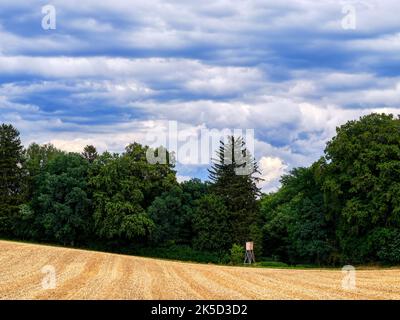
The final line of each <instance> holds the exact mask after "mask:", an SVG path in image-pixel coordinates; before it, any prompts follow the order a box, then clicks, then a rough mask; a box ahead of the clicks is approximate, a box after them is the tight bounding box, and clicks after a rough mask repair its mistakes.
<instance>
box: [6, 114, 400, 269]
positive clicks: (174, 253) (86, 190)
mask: <svg viewBox="0 0 400 320" xmlns="http://www.w3.org/2000/svg"><path fill="white" fill-rule="evenodd" d="M148 149H149V147H148V146H143V145H141V144H139V143H136V142H132V144H130V145H128V146H127V147H126V148H125V151H124V152H123V153H120V154H118V153H110V152H107V151H105V152H103V153H99V152H98V151H97V150H96V147H95V146H92V145H89V146H86V147H85V148H84V150H82V153H71V152H65V151H61V150H59V149H57V148H55V147H54V146H53V145H51V144H45V145H39V144H37V143H32V144H30V145H29V146H27V147H26V148H25V147H24V146H23V145H22V143H21V139H20V134H19V131H18V129H17V128H15V127H14V126H13V125H12V124H2V125H1V127H0V238H2V239H13V240H21V241H32V242H38V243H50V244H58V245H62V246H70V247H79V248H88V249H94V250H104V251H111V252H121V253H129V254H137V255H143V256H154V257H161V258H169V259H179V260H190V261H197V262H211V263H220V264H241V263H243V259H244V244H245V242H246V241H254V243H255V255H256V260H257V261H261V262H262V261H265V262H266V263H267V262H276V263H278V262H282V263H286V264H288V265H318V266H321V265H322V266H336V265H341V264H358V265H360V264H363V265H365V264H387V265H395V264H399V263H400V117H397V118H396V117H395V116H393V115H386V114H370V115H367V116H363V117H361V118H360V119H358V120H353V121H349V122H347V123H346V124H343V125H341V126H340V127H338V128H337V129H336V136H335V137H333V138H332V139H331V140H330V141H329V142H328V143H327V144H326V148H325V150H324V153H323V155H322V156H321V158H320V159H318V160H317V161H316V162H314V163H313V164H312V165H311V166H310V167H302V168H295V169H293V170H291V171H290V172H289V173H288V174H286V175H284V176H282V177H281V186H280V188H279V190H277V191H276V192H273V193H269V194H263V193H262V192H261V190H260V189H259V187H258V182H259V181H258V179H259V178H258V176H259V175H258V173H259V169H258V167H257V162H256V159H254V158H253V157H252V155H250V154H248V152H247V150H246V146H245V143H244V142H243V139H242V138H241V137H229V139H227V140H226V142H225V143H224V142H221V145H220V148H219V150H216V160H214V161H213V163H212V165H211V167H210V168H209V179H208V180H207V181H201V180H199V179H192V180H189V181H185V182H181V183H179V182H178V181H177V178H176V171H175V170H174V163H173V161H169V158H170V157H167V158H168V161H167V163H166V164H160V163H156V164H151V163H149V162H148V161H147V159H146V152H147V151H148ZM227 150H228V153H229V152H230V153H231V154H232V158H231V160H232V161H226V157H225V154H226V152H227ZM237 152H240V153H241V154H243V155H246V156H247V157H248V159H249V160H248V161H251V162H252V168H253V170H251V172H249V173H248V174H246V175H238V174H236V169H237V168H240V167H241V166H243V163H237V162H236V161H235V156H234V155H235V154H237Z"/></svg>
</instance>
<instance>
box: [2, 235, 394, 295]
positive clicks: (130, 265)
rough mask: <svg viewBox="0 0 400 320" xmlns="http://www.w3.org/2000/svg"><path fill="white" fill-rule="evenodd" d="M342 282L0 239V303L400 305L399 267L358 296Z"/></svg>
mask: <svg viewBox="0 0 400 320" xmlns="http://www.w3.org/2000/svg"><path fill="white" fill-rule="evenodd" d="M45 266H52V267H51V268H53V267H54V269H53V270H55V277H53V279H55V280H56V283H55V284H56V285H55V288H54V289H49V288H47V289H44V288H43V279H48V278H46V277H49V274H48V273H46V272H47V271H48V267H47V269H46V267H45ZM43 267H45V268H44V269H43ZM46 270H47V271H46ZM43 272H44V273H43ZM343 276H344V275H343V274H342V272H341V270H339V269H338V270H323V269H321V270H316V269H312V270H288V269H266V268H243V267H225V266H215V265H204V264H193V263H183V262H175V261H165V260H157V259H148V258H141V257H133V256H125V255H117V254H109V253H101V252H91V251H85V250H75V249H64V248H59V247H51V246H42V245H33V244H24V243H16V242H9V241H0V299H223V300H225V299H400V269H399V268H393V269H378V270H358V271H357V272H356V289H352V290H344V289H342V279H343Z"/></svg>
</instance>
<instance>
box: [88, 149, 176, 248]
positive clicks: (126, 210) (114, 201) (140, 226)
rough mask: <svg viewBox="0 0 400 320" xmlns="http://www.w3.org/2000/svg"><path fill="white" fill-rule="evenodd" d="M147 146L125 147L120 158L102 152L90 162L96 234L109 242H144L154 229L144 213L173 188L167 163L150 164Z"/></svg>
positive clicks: (172, 175) (173, 177)
mask: <svg viewBox="0 0 400 320" xmlns="http://www.w3.org/2000/svg"><path fill="white" fill-rule="evenodd" d="M147 151H148V147H143V146H141V145H140V144H138V143H134V144H131V145H129V146H128V147H127V148H126V152H125V153H124V154H122V155H113V156H111V155H110V154H108V153H106V156H105V157H100V159H99V160H98V161H95V163H94V168H95V169H94V171H95V174H94V175H93V176H92V177H91V179H90V185H91V188H92V190H93V198H94V205H95V211H94V220H95V228H96V233H97V234H98V235H99V236H100V237H102V238H104V239H109V240H122V241H124V240H125V241H126V240H132V239H136V240H140V239H141V240H144V239H146V238H147V237H148V236H149V235H150V233H151V232H152V231H153V229H154V223H153V221H152V220H151V219H150V218H149V216H148V214H147V212H146V210H147V208H148V206H149V205H150V204H151V203H152V202H153V201H154V199H155V198H156V197H157V196H160V195H161V194H162V193H163V192H166V191H168V190H170V189H171V187H172V186H173V185H176V178H175V172H174V171H173V170H172V165H171V164H170V163H166V164H151V163H149V162H148V161H147V158H146V152H147Z"/></svg>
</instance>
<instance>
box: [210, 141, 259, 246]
mask: <svg viewBox="0 0 400 320" xmlns="http://www.w3.org/2000/svg"><path fill="white" fill-rule="evenodd" d="M209 173H210V180H211V181H212V182H213V185H212V187H211V192H212V193H213V194H215V195H217V196H219V197H221V198H222V199H223V201H224V204H225V206H226V208H227V209H228V212H229V213H230V215H229V220H230V222H231V223H232V234H233V239H232V240H233V241H234V242H235V243H244V242H245V241H248V240H250V238H251V235H250V231H251V226H252V225H254V224H259V223H260V220H259V205H258V201H257V198H258V197H259V196H260V194H261V193H260V189H259V188H258V187H257V183H258V182H259V180H260V178H258V177H257V175H258V174H259V173H260V172H259V170H258V165H257V163H256V161H255V160H254V158H252V155H251V154H250V152H249V151H248V150H247V149H246V145H245V142H244V140H243V139H242V138H240V137H239V138H235V137H233V136H230V137H228V140H227V143H225V142H224V141H221V143H220V148H219V150H218V152H217V159H215V161H214V163H213V165H212V168H211V169H210V170H209ZM253 229H254V227H253ZM257 246H261V243H258V244H257Z"/></svg>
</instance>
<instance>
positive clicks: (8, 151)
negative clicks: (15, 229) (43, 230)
mask: <svg viewBox="0 0 400 320" xmlns="http://www.w3.org/2000/svg"><path fill="white" fill-rule="evenodd" d="M22 163H23V148H22V145H21V140H20V138H19V132H18V130H17V129H15V128H14V127H13V126H12V125H7V124H2V125H1V127H0V235H9V234H10V233H11V221H12V219H13V217H14V216H15V215H16V214H17V213H18V210H19V205H20V204H21V203H22V200H23V187H24V185H23V176H24V175H23V169H22Z"/></svg>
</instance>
